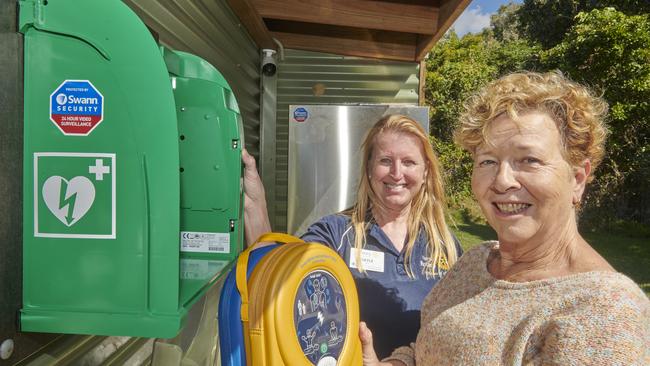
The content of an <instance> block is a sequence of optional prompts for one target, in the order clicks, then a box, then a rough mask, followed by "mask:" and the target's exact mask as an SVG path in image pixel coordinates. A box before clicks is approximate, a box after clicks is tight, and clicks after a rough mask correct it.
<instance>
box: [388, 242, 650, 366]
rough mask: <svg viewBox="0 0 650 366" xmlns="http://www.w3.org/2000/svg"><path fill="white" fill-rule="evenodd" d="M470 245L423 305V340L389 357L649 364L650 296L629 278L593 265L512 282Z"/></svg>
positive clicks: (486, 250)
mask: <svg viewBox="0 0 650 366" xmlns="http://www.w3.org/2000/svg"><path fill="white" fill-rule="evenodd" d="M496 246H497V242H487V243H484V244H482V245H480V246H478V247H476V248H473V249H472V250H470V251H469V252H467V253H465V255H463V256H462V258H461V259H460V260H459V261H458V262H457V263H456V265H455V266H454V267H453V268H452V270H451V271H450V272H449V273H447V275H446V276H445V277H444V278H443V280H442V281H441V282H440V283H438V285H437V286H436V287H434V288H433V290H432V291H431V293H430V294H429V295H428V296H427V298H426V299H425V300H424V303H423V305H422V320H421V321H422V327H421V329H420V333H419V335H418V338H417V342H416V343H414V344H411V347H401V348H398V349H397V350H395V352H394V353H393V354H392V355H391V356H390V357H388V358H387V359H385V360H391V359H397V360H401V361H403V362H404V363H406V364H407V365H409V366H412V365H418V366H433V365H436V366H437V365H586V364H588V365H650V301H649V300H648V298H647V297H646V295H645V294H644V293H643V291H641V289H640V288H639V287H638V286H637V285H636V284H635V283H634V282H633V281H632V280H630V279H629V278H627V277H625V276H624V275H622V274H620V273H614V272H586V273H580V274H575V275H571V276H566V277H558V278H552V279H547V280H540V281H531V282H524V283H513V282H507V281H503V280H497V279H495V278H494V277H492V275H491V274H490V273H489V272H488V271H487V258H488V255H489V254H490V251H492V250H497V249H496Z"/></svg>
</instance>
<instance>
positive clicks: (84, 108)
mask: <svg viewBox="0 0 650 366" xmlns="http://www.w3.org/2000/svg"><path fill="white" fill-rule="evenodd" d="M50 120H51V121H52V122H54V124H55V125H56V126H57V127H58V128H59V130H61V132H63V134H64V135H72V136H88V135H89V134H90V133H91V132H92V131H93V130H94V129H95V127H97V126H98V125H99V124H100V123H101V122H102V121H103V120H104V96H103V95H102V94H101V93H100V92H99V90H97V88H95V86H94V85H93V84H92V83H91V82H90V81H88V80H66V81H64V82H63V83H61V85H59V87H58V88H56V90H54V92H53V93H52V94H50Z"/></svg>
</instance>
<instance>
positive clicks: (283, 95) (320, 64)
mask: <svg viewBox="0 0 650 366" xmlns="http://www.w3.org/2000/svg"><path fill="white" fill-rule="evenodd" d="M418 67H419V65H418V63H414V62H399V61H388V60H376V59H369V58H361V57H351V56H341V55H334V54H328V53H318V52H309V51H299V50H291V49H287V50H285V58H284V60H283V61H282V62H280V63H279V67H278V83H277V85H278V88H277V98H278V99H277V100H278V105H277V120H276V130H275V137H276V141H275V143H276V146H275V155H274V156H273V158H274V159H275V165H274V166H273V167H272V169H269V170H267V171H268V172H269V174H271V175H274V177H269V180H270V181H272V182H275V184H273V185H265V187H266V189H267V196H268V197H269V199H268V209H269V214H270V219H271V224H272V226H273V228H274V229H275V230H280V231H284V230H286V228H287V199H288V197H287V192H288V175H289V173H288V156H287V155H288V144H289V120H288V116H289V106H290V105H298V104H310V105H316V104H319V105H321V104H323V105H338V104H379V103H383V104H403V105H413V106H416V105H417V104H418V93H417V91H418V85H419V79H418V76H419V70H418ZM317 86H318V87H320V88H321V90H320V91H321V92H322V93H317V92H316V91H317V90H316V89H315V88H316V87H317ZM265 160H266V158H265ZM263 162H264V161H263Z"/></svg>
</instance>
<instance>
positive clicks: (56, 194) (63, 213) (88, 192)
mask: <svg viewBox="0 0 650 366" xmlns="http://www.w3.org/2000/svg"><path fill="white" fill-rule="evenodd" d="M42 192H43V200H44V201H45V205H47V208H49V209H50V211H51V212H52V214H54V216H56V218H57V219H59V221H61V222H62V223H63V224H65V225H66V226H68V227H70V226H72V225H74V224H75V223H76V222H77V221H79V220H80V219H81V218H82V217H84V215H85V214H86V213H87V212H88V210H90V207H91V206H92V205H93V202H94V201H95V186H94V185H93V183H92V182H91V181H90V179H88V178H86V177H83V176H77V177H74V178H72V179H70V180H69V181H68V180H67V179H65V178H63V177H61V176H58V175H54V176H51V177H49V178H48V179H47V180H46V181H45V183H44V184H43V191H42Z"/></svg>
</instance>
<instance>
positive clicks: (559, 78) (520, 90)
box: [454, 72, 609, 182]
mask: <svg viewBox="0 0 650 366" xmlns="http://www.w3.org/2000/svg"><path fill="white" fill-rule="evenodd" d="M464 107H465V112H464V113H463V114H462V115H461V117H460V126H459V127H458V128H457V129H456V132H455V134H454V137H455V140H456V142H457V143H458V144H459V145H460V146H462V147H463V148H464V149H466V150H467V151H469V152H471V153H474V152H475V151H476V148H477V147H478V146H480V145H482V144H484V143H487V144H489V143H490V142H489V141H487V140H486V136H487V134H486V133H487V130H488V128H489V126H490V124H491V122H492V121H494V120H495V119H496V118H497V117H499V116H500V115H501V114H503V113H507V115H508V117H510V118H511V119H512V120H513V121H515V122H517V120H518V116H519V115H522V114H526V113H529V112H533V111H537V112H544V113H547V114H548V116H549V117H550V118H551V119H552V120H553V121H554V122H555V124H556V126H557V128H558V131H559V132H560V137H561V139H562V141H561V142H562V146H563V152H562V153H563V155H564V159H565V160H566V161H567V162H568V163H569V164H570V165H571V166H578V165H580V164H581V163H582V162H583V161H584V160H585V159H589V161H590V162H591V167H592V172H593V171H595V169H596V167H598V165H599V164H600V163H601V162H602V160H603V156H604V155H605V140H606V139H607V135H608V133H609V131H608V129H607V126H606V125H605V121H604V120H605V117H606V115H607V109H608V108H607V103H606V102H605V101H604V100H603V99H602V98H601V97H599V96H596V95H595V94H594V93H593V92H592V91H590V90H589V89H588V88H587V87H585V86H583V85H580V84H578V83H576V82H573V81H571V80H569V79H567V78H566V77H565V76H563V75H562V74H561V73H560V72H548V73H544V74H540V73H536V72H516V73H511V74H508V75H505V76H503V77H501V78H499V79H497V80H495V81H493V82H491V83H489V84H488V85H486V86H485V87H484V88H482V89H481V90H479V91H478V92H477V93H476V94H474V95H473V96H472V97H470V98H469V99H468V100H467V102H466V103H465V104H464ZM592 179H593V175H591V174H590V176H589V178H588V181H589V182H591V180H592Z"/></svg>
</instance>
